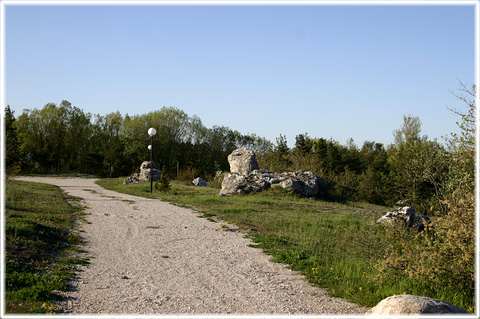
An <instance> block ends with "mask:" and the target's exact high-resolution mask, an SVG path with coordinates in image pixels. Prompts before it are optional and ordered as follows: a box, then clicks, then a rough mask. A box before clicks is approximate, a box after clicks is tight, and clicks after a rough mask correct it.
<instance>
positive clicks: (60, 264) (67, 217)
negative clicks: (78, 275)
mask: <svg viewBox="0 0 480 319" xmlns="http://www.w3.org/2000/svg"><path fill="white" fill-rule="evenodd" d="M67 200H68V202H72V201H73V200H74V198H72V197H69V196H66V194H65V193H63V192H62V191H60V189H59V188H58V187H55V186H52V185H46V184H37V183H26V182H18V181H8V183H7V184H6V188H5V293H6V294H5V301H6V312H7V313H32V312H43V313H51V312H56V311H57V310H55V307H54V306H52V302H54V301H55V300H59V299H61V297H60V296H59V295H58V293H57V292H56V291H67V289H68V280H71V279H73V278H74V277H75V273H74V271H75V270H76V265H77V264H85V263H86V260H85V259H78V258H73V257H72V254H73V252H72V250H73V248H74V247H75V246H77V245H78V244H81V243H82V241H81V239H80V237H79V236H78V234H77V232H76V231H74V229H73V227H74V221H75V220H76V219H77V216H78V213H79V212H80V210H81V208H80V207H79V206H76V205H72V204H69V203H67ZM76 251H78V248H77V249H76Z"/></svg>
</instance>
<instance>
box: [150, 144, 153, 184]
mask: <svg viewBox="0 0 480 319" xmlns="http://www.w3.org/2000/svg"><path fill="white" fill-rule="evenodd" d="M150 193H153V135H152V136H151V143H150Z"/></svg>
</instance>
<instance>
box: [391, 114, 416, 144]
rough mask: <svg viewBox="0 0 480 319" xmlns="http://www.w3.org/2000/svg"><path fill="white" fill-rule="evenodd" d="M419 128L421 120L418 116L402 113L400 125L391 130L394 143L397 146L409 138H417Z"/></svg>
mask: <svg viewBox="0 0 480 319" xmlns="http://www.w3.org/2000/svg"><path fill="white" fill-rule="evenodd" d="M421 130H422V122H421V121H420V118H419V117H418V116H413V115H404V116H403V125H402V127H401V128H400V129H398V130H395V131H393V135H394V137H395V145H397V146H399V145H401V144H403V143H406V142H408V141H410V140H419V139H420V132H421Z"/></svg>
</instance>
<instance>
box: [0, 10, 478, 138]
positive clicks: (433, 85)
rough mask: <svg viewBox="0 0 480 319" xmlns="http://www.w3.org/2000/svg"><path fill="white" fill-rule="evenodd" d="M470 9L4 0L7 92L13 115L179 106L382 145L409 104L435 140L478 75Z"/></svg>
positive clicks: (235, 125) (242, 123) (217, 118)
mask: <svg viewBox="0 0 480 319" xmlns="http://www.w3.org/2000/svg"><path fill="white" fill-rule="evenodd" d="M452 2H453V1H452ZM317 4H318V3H317ZM474 11H475V10H474V6H473V5H463V6H460V5H444V6H440V5H430V6H419V5H402V6H385V5H356V6H351V5H343V6H334V5H321V4H320V5H312V6H294V5H289V6H270V5H269V6H261V5H251V6H205V5H199V6H165V5H155V6H131V5H130V6H120V5H114V6H85V5H83V6H52V5H49V6H45V5H43V6H28V5H14V4H8V5H7V6H6V11H5V17H6V21H5V26H6V31H5V34H6V39H5V52H6V60H5V61H6V62H5V63H6V70H5V79H6V84H5V91H6V92H5V93H6V94H5V101H6V104H8V105H10V106H11V107H12V109H13V110H15V112H16V113H15V114H16V115H17V116H18V115H20V114H21V113H22V111H23V109H25V108H42V107H43V106H44V105H45V104H47V103H49V102H53V103H56V104H59V103H60V102H61V101H62V100H68V101H70V102H71V103H72V104H73V105H75V106H77V107H79V108H81V109H83V110H84V111H86V112H91V113H95V114H106V113H109V112H114V111H117V110H119V111H120V112H121V113H122V114H126V113H128V114H130V115H134V114H144V113H148V112H150V111H154V110H156V109H159V108H161V107H163V106H174V107H177V108H179V109H181V110H183V111H185V112H186V113H187V114H188V115H198V116H199V117H200V118H201V119H202V121H203V124H204V125H205V126H207V127H211V126H213V125H224V126H228V127H230V128H231V129H235V130H238V131H240V132H242V133H244V134H246V133H256V134H257V135H259V136H262V137H265V138H267V139H269V140H271V141H272V142H275V138H276V137H278V136H279V135H280V134H282V135H286V136H287V139H288V142H289V145H290V146H291V145H293V143H294V141H295V136H296V135H297V134H300V133H308V135H309V136H310V137H324V138H333V139H334V140H336V141H339V142H340V143H342V144H345V143H346V141H347V140H348V139H349V138H353V139H354V141H355V142H356V144H357V145H358V146H361V145H362V144H363V142H364V141H366V140H368V141H377V142H381V143H384V144H390V143H392V142H393V134H392V131H393V130H395V129H398V128H399V127H400V126H401V123H402V117H403V115H408V114H412V115H414V116H419V117H420V119H421V121H422V133H423V134H426V135H428V136H429V138H431V139H433V138H438V139H439V140H440V139H441V136H444V135H447V134H449V133H450V132H456V131H458V130H457V127H456V124H455V122H456V121H457V120H458V118H457V117H455V116H454V115H453V114H452V113H451V112H450V111H448V110H447V106H448V107H457V108H462V107H463V104H462V103H461V102H459V101H458V100H457V99H456V98H455V97H454V96H453V95H452V94H451V93H450V91H455V90H456V89H457V88H458V87H459V82H458V80H461V81H462V82H464V83H465V84H466V85H468V86H471V84H472V83H473V82H474V78H475V70H474V67H475V58H474V49H475V32H474V31H475V30H474V28H475V14H474ZM2 72H3V71H2Z"/></svg>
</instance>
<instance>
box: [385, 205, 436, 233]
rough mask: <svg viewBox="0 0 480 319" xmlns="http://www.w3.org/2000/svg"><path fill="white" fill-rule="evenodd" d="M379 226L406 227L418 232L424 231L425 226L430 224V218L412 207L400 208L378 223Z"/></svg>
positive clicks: (386, 215)
mask: <svg viewBox="0 0 480 319" xmlns="http://www.w3.org/2000/svg"><path fill="white" fill-rule="evenodd" d="M376 223H377V224H382V225H389V226H390V225H391V226H395V225H405V226H408V227H412V228H415V229H417V230H423V229H424V228H425V225H426V224H428V223H430V218H428V216H425V215H422V214H419V213H417V212H416V211H415V210H414V209H413V208H412V207H410V206H405V207H399V208H397V209H395V210H394V211H391V212H388V213H386V214H385V215H383V216H382V217H380V218H379V219H378V220H377V221H376Z"/></svg>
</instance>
